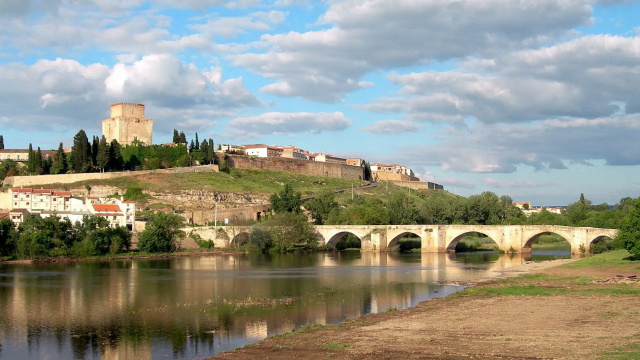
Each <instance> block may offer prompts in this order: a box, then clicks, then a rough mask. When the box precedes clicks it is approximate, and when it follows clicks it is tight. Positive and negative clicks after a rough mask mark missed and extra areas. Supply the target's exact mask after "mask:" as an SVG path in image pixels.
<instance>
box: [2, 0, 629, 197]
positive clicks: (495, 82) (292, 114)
mask: <svg viewBox="0 0 640 360" xmlns="http://www.w3.org/2000/svg"><path fill="white" fill-rule="evenodd" d="M0 22H1V23H2V26H1V27H0V135H3V137H4V142H5V147H6V148H26V147H28V145H29V143H32V144H33V146H34V148H35V147H41V148H42V149H55V148H57V147H58V144H59V143H60V142H63V143H64V145H65V146H67V147H68V146H71V143H72V138H73V135H74V134H75V133H77V132H78V130H80V129H83V130H85V131H86V132H87V134H89V136H91V135H98V136H101V135H102V134H101V131H102V130H101V120H103V119H105V118H107V117H108V116H109V105H110V104H113V103H118V102H133V103H143V104H145V107H146V115H147V117H149V118H152V119H153V120H154V134H153V139H154V143H164V142H170V141H171V140H172V133H173V129H177V130H179V131H184V132H185V134H186V135H187V138H188V139H191V138H193V137H195V133H196V132H197V133H198V137H199V139H203V138H213V140H214V142H215V143H216V144H218V143H231V144H255V143H263V144H269V145H294V146H298V147H300V148H303V149H306V150H308V151H311V152H324V153H330V154H333V155H337V156H342V157H360V158H364V159H366V160H367V161H369V162H371V163H374V162H382V163H399V164H403V165H406V166H409V167H411V168H412V169H413V170H414V171H415V172H416V174H417V175H418V176H419V177H420V178H421V179H422V180H424V181H433V182H436V183H439V184H442V185H444V186H445V189H446V190H448V191H451V192H453V193H456V194H459V195H462V196H469V195H472V194H479V193H481V192H483V191H492V192H495V193H496V194H498V195H509V196H511V197H512V198H513V199H514V200H515V201H531V202H532V204H533V205H566V204H568V203H570V202H574V201H577V200H578V199H579V197H580V194H581V193H584V195H585V196H586V198H587V199H589V200H591V201H592V202H594V203H603V202H607V203H609V204H615V203H617V202H618V201H619V200H620V199H621V198H623V197H627V196H630V197H638V196H640V141H639V140H640V1H633V0H473V1H462V0H393V1H392V0H325V1H308V0H235V1H225V0H156V1H145V0H0Z"/></svg>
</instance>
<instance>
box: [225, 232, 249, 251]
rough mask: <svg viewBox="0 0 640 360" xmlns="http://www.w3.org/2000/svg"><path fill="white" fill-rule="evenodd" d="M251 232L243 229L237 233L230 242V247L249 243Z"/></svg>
mask: <svg viewBox="0 0 640 360" xmlns="http://www.w3.org/2000/svg"><path fill="white" fill-rule="evenodd" d="M249 236H250V235H249V232H248V231H241V232H239V233H238V234H236V235H235V236H234V237H233V238H232V239H231V241H230V242H229V247H230V248H235V249H237V248H239V247H241V246H242V245H246V244H248V243H249Z"/></svg>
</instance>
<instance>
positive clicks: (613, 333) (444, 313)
mask: <svg viewBox="0 0 640 360" xmlns="http://www.w3.org/2000/svg"><path fill="white" fill-rule="evenodd" d="M578 260H580V259H555V260H547V261H542V262H533V261H529V262H526V263H524V264H521V265H518V266H514V267H512V268H508V269H501V270H497V271H495V272H496V275H495V276H490V277H483V278H479V279H474V280H470V281H464V282H451V281H443V282H439V283H441V284H446V285H462V286H467V287H468V288H467V289H465V290H462V291H460V292H456V293H454V294H451V295H449V296H446V297H443V298H436V299H430V300H427V301H423V302H421V303H419V304H417V305H416V306H414V307H412V308H408V309H404V310H397V311H395V310H394V311H387V312H379V313H376V314H369V315H366V316H362V317H359V318H354V319H347V320H345V321H344V322H343V323H341V324H339V325H321V326H315V325H310V326H309V327H305V328H302V329H298V330H295V331H293V332H290V333H286V334H281V335H275V336H271V337H268V338H265V339H263V340H261V341H259V342H257V343H254V344H251V345H247V346H245V347H243V348H240V349H236V350H235V351H229V352H224V353H220V354H218V355H216V356H214V357H212V358H210V359H252V358H256V357H262V358H265V359H290V358H296V359H316V358H329V357H331V358H336V359H370V358H380V359H401V360H406V359H424V358H437V359H458V358H479V359H484V358H535V359H547V358H559V359H596V358H602V357H603V354H604V352H603V351H604V349H605V348H614V349H626V348H630V349H631V350H629V351H636V350H635V349H636V347H638V348H640V322H639V321H638V320H639V318H638V313H637V311H636V310H635V309H637V308H639V307H640V296H638V295H639V294H640V282H638V281H637V280H635V279H634V281H633V282H631V283H628V282H627V283H626V284H617V285H616V281H611V280H612V279H613V280H615V279H620V277H621V276H623V277H624V276H627V277H629V278H634V276H635V275H640V267H638V265H640V263H636V264H632V265H631V266H629V265H628V266H626V267H612V268H608V267H606V266H605V267H602V268H589V267H587V268H582V267H562V266H563V265H567V264H570V263H572V262H575V261H578ZM621 274H626V275H621ZM520 275H528V276H526V277H522V278H519V277H518V276H520ZM591 278H593V279H598V280H590V281H589V279H591ZM509 291H513V292H514V293H513V294H511V293H509ZM607 291H610V293H608V292H607ZM627 293H628V294H627ZM629 294H630V295H629ZM612 296H615V297H616V299H615V300H613V299H611V297H612ZM620 297H622V298H620ZM575 339H581V340H580V341H575ZM585 344H586V345H585ZM624 351H626V350H624ZM633 354H635V353H633ZM631 358H635V357H631Z"/></svg>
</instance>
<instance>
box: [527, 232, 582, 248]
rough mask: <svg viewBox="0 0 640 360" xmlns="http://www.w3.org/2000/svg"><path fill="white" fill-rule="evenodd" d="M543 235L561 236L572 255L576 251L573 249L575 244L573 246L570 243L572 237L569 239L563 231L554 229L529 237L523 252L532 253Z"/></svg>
mask: <svg viewBox="0 0 640 360" xmlns="http://www.w3.org/2000/svg"><path fill="white" fill-rule="evenodd" d="M543 235H558V236H560V237H561V238H562V239H564V241H565V242H566V243H567V244H568V245H569V251H570V252H571V253H573V251H574V248H573V247H574V246H573V244H571V241H570V239H571V237H567V234H564V233H563V232H561V231H553V230H552V229H548V230H542V231H539V232H537V233H535V234H534V235H532V236H529V238H528V239H527V240H526V241H525V242H524V245H522V251H523V252H531V249H532V246H533V244H534V243H535V242H536V241H537V240H538V239H539V238H540V237H541V236H543Z"/></svg>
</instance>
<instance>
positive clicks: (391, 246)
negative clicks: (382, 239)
mask: <svg viewBox="0 0 640 360" xmlns="http://www.w3.org/2000/svg"><path fill="white" fill-rule="evenodd" d="M407 235H414V236H415V237H417V238H419V239H420V244H421V245H422V236H420V234H419V233H418V232H417V231H412V230H409V231H405V232H403V233H400V234H398V235H396V236H395V237H394V238H393V239H391V240H389V243H388V244H387V248H388V249H392V248H393V247H394V246H396V245H397V244H398V241H400V240H401V239H402V238H404V237H406V236H407Z"/></svg>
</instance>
